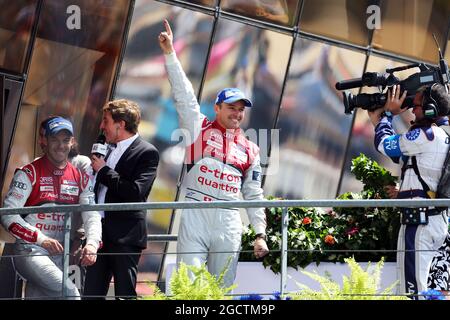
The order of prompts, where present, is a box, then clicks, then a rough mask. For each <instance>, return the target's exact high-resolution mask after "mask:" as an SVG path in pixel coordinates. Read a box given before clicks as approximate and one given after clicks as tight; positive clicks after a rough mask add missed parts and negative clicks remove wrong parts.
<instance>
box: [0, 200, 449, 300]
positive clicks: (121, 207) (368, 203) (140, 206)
mask: <svg viewBox="0 0 450 320" xmlns="http://www.w3.org/2000/svg"><path fill="white" fill-rule="evenodd" d="M289 207H324V208H340V207H341V208H359V207H361V208H366V207H412V208H420V207H450V199H414V200H412V199H382V200H261V201H245V200H243V201H214V202H190V201H179V202H152V203H150V202H146V203H142V202H138V203H109V204H92V205H86V204H76V205H58V206H48V207H47V206H44V207H40V206H38V207H25V208H0V216H2V215H15V214H22V215H23V214H35V213H50V212H64V213H65V219H64V253H63V286H64V288H63V290H62V291H63V292H62V297H63V298H66V297H67V279H68V269H69V259H68V257H69V255H70V254H69V247H70V246H69V242H70V229H71V228H70V226H71V215H70V213H71V212H76V213H80V212H82V211H110V212H111V211H127V210H163V209H200V208H201V209H207V208H211V209H215V208H282V226H281V228H282V230H281V236H282V241H281V279H280V294H281V295H283V294H284V293H285V292H286V280H287V261H288V260H287V255H288V243H287V240H288V237H287V232H288V223H289V213H288V208H289ZM148 238H149V239H154V240H156V241H174V240H176V236H174V235H149V236H148ZM269 249H270V248H269Z"/></svg>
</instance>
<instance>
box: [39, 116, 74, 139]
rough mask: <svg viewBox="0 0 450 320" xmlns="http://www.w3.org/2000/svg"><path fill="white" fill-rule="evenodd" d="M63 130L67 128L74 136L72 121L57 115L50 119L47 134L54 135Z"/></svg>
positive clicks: (46, 127)
mask: <svg viewBox="0 0 450 320" xmlns="http://www.w3.org/2000/svg"><path fill="white" fill-rule="evenodd" d="M61 130H67V131H69V133H70V134H71V135H72V136H73V126H72V123H71V122H70V121H69V120H67V119H64V118H62V117H56V118H53V119H50V120H49V121H48V122H47V124H46V125H45V135H46V136H52V135H55V134H57V133H58V132H60V131H61Z"/></svg>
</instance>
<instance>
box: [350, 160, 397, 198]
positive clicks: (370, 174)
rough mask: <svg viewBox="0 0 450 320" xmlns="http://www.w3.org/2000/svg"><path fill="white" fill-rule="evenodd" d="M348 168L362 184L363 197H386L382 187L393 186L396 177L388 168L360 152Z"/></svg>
mask: <svg viewBox="0 0 450 320" xmlns="http://www.w3.org/2000/svg"><path fill="white" fill-rule="evenodd" d="M350 170H351V172H352V173H353V174H354V175H355V178H356V179H357V180H359V181H361V182H362V183H363V184H364V188H363V191H362V196H363V199H385V198H388V195H387V194H386V192H385V191H384V190H383V188H384V187H385V186H389V185H392V186H394V185H395V183H396V181H397V178H396V177H394V176H392V175H391V173H390V172H389V171H388V170H386V169H385V168H383V167H382V166H380V165H379V164H378V163H377V162H376V161H374V160H372V159H370V158H368V157H366V156H365V155H364V154H362V153H361V154H360V155H359V156H358V157H356V158H354V159H353V160H352V166H351V168H350Z"/></svg>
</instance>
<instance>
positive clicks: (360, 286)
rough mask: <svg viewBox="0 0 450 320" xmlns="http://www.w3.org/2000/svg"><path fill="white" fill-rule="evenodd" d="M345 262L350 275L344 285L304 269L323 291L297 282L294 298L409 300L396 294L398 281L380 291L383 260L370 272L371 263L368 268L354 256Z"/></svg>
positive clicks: (292, 297)
mask: <svg viewBox="0 0 450 320" xmlns="http://www.w3.org/2000/svg"><path fill="white" fill-rule="evenodd" d="M345 262H346V263H347V264H348V266H349V268H350V276H349V277H347V276H342V287H341V286H340V285H339V284H338V283H336V282H334V281H332V280H330V279H328V278H327V277H323V276H320V275H318V274H317V272H314V273H312V272H306V271H302V273H304V274H305V275H307V276H308V277H310V278H311V279H313V280H316V281H317V282H319V284H320V287H321V291H314V290H312V289H310V288H309V287H308V286H306V285H303V284H300V283H297V286H298V287H299V288H300V289H301V290H300V291H298V292H296V293H293V294H289V295H288V296H289V297H290V298H291V299H294V300H408V298H407V297H406V296H395V295H393V293H392V291H393V290H394V288H395V286H396V284H397V282H398V281H396V282H394V283H393V284H391V285H390V286H389V287H388V288H386V289H384V290H383V291H381V292H380V289H379V286H380V275H381V269H382V268H383V260H380V261H379V262H378V263H377V264H376V267H375V270H374V271H372V272H370V273H369V271H368V270H369V268H370V263H369V265H368V266H367V268H366V270H364V269H363V268H361V266H360V265H359V264H358V263H357V262H356V261H355V259H354V258H346V259H345Z"/></svg>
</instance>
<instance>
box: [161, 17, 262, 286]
mask: <svg viewBox="0 0 450 320" xmlns="http://www.w3.org/2000/svg"><path fill="white" fill-rule="evenodd" d="M164 26H165V30H166V31H165V32H161V33H160V35H159V44H160V47H161V49H162V51H163V52H164V55H165V60H166V69H167V73H168V76H169V81H170V84H171V87H172V94H173V97H174V99H175V106H176V109H177V112H178V116H179V121H180V127H181V128H182V129H184V130H185V132H184V139H185V142H186V144H187V149H186V164H187V173H186V175H185V177H184V180H183V188H184V192H185V194H186V196H185V198H186V200H187V201H199V202H202V201H227V200H228V201H232V200H239V195H240V193H241V192H242V195H243V198H244V199H246V200H262V199H263V190H262V188H261V166H260V160H259V148H258V147H257V146H256V145H255V144H254V143H252V142H250V141H249V140H248V139H246V138H245V137H244V135H243V133H242V130H241V129H240V128H239V126H240V123H241V122H242V121H243V119H244V112H245V107H251V102H250V100H248V99H247V98H245V96H244V94H243V93H242V92H241V91H240V90H239V89H236V88H226V89H223V90H222V91H221V92H220V93H219V94H218V96H217V99H216V104H215V106H214V110H215V112H216V119H215V120H214V121H212V122H211V121H209V120H208V119H207V118H206V117H205V116H204V115H203V114H202V113H200V106H199V104H198V102H197V99H196V96H195V94H194V90H193V88H192V84H191V83H190V81H189V80H188V79H187V77H186V75H185V73H184V71H183V69H182V67H181V64H180V62H179V61H178V59H177V57H176V54H175V51H174V48H173V35H172V31H171V29H170V25H169V23H168V22H167V20H165V21H164ZM247 215H248V217H249V220H250V223H251V224H252V226H253V228H254V229H255V232H256V239H255V244H254V254H255V256H256V257H257V258H261V257H263V256H265V255H266V254H267V253H268V252H269V250H268V248H267V244H266V241H265V238H266V235H265V230H266V217H265V213H264V209H263V208H249V209H247ZM241 235H242V221H241V218H240V214H239V210H238V209H237V208H228V209H185V210H183V213H182V215H181V222H180V229H179V232H178V242H177V253H178V256H177V262H178V263H180V262H184V263H186V264H188V265H195V266H200V265H201V264H203V263H205V262H206V264H207V267H208V271H209V272H211V273H212V274H215V275H217V276H219V275H220V274H221V273H222V272H223V271H224V270H225V268H227V269H226V270H227V271H226V273H225V275H224V286H225V287H228V286H230V285H232V284H233V282H234V279H235V277H236V268H237V261H238V257H239V250H240V247H241ZM215 252H217V253H215Z"/></svg>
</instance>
